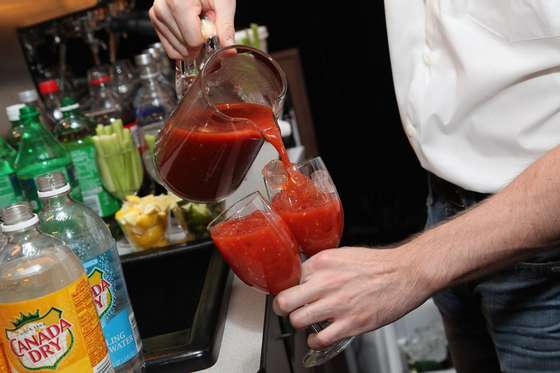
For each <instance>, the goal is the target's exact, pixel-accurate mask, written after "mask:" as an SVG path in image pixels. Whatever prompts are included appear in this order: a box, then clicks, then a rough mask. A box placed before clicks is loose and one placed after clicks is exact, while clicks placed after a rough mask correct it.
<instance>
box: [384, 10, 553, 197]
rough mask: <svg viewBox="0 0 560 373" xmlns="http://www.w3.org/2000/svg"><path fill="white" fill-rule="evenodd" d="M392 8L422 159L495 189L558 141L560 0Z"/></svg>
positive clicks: (403, 103)
mask: <svg viewBox="0 0 560 373" xmlns="http://www.w3.org/2000/svg"><path fill="white" fill-rule="evenodd" d="M385 12H386V18H387V30H388V37H389V49H390V53H391V63H392V69H393V80H394V85H395V91H396V96H397V100H398V103H399V110H400V115H401V120H402V122H403V126H404V129H405V133H406V134H407V136H408V138H409V140H410V143H411V144H412V147H413V148H414V150H415V152H416V154H417V156H418V158H419V159H420V162H421V164H422V166H423V167H424V168H426V169H427V170H429V171H431V172H433V173H434V174H436V175H438V176H440V177H442V178H444V179H446V180H448V181H450V182H452V183H454V184H457V185H459V186H461V187H463V188H465V189H468V190H473V191H477V192H484V193H493V192H496V191H498V190H500V189H501V188H503V187H504V186H506V185H507V184H508V183H509V182H510V181H511V180H512V179H513V178H515V177H516V176H517V175H518V174H520V173H521V172H522V171H523V170H524V169H525V168H526V167H527V166H528V165H530V164H531V163H532V162H533V161H535V160H536V159H537V158H539V157H540V156H542V155H543V154H544V153H545V152H546V151H548V150H550V149H551V148H553V147H554V146H555V145H557V144H560V0H385ZM559 172H560V170H559Z"/></svg>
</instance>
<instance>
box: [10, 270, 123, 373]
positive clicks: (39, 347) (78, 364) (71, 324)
mask: <svg viewBox="0 0 560 373" xmlns="http://www.w3.org/2000/svg"><path fill="white" fill-rule="evenodd" d="M0 341H1V342H2V343H3V345H4V350H5V352H6V357H7V360H8V362H9V364H10V365H11V367H12V368H13V369H14V371H17V372H35V373H43V372H45V373H46V372H51V373H52V372H60V373H77V372H80V373H82V372H83V373H89V372H92V373H107V372H113V368H112V367H111V363H110V360H109V354H108V351H107V346H106V345H105V340H104V338H103V332H102V330H101V325H100V324H99V318H98V317H97V312H96V310H95V305H94V303H93V298H92V295H91V289H90V286H89V283H88V280H87V277H86V276H85V274H84V275H83V276H81V277H80V278H79V279H78V280H76V281H74V282H73V283H72V284H70V285H69V286H67V287H65V288H63V289H60V290H58V291H56V292H54V293H51V294H48V295H45V296H43V297H40V298H34V299H30V300H27V301H24V302H18V303H7V304H6V303H5V304H0Z"/></svg>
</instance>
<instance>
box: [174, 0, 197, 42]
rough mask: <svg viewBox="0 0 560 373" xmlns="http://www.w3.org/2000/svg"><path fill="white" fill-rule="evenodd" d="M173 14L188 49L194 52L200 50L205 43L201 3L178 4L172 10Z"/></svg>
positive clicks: (183, 2) (193, 1)
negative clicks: (201, 27)
mask: <svg viewBox="0 0 560 373" xmlns="http://www.w3.org/2000/svg"><path fill="white" fill-rule="evenodd" d="M172 13H173V16H174V17H175V22H177V25H178V26H179V30H180V31H181V35H182V36H183V40H184V41H185V43H186V44H187V48H188V49H189V50H193V51H194V50H196V49H198V48H200V46H201V45H202V44H204V42H205V40H204V39H203V37H202V32H201V31H200V26H201V24H200V15H201V13H202V7H201V5H200V2H199V1H196V0H183V1H180V2H176V9H175V10H173V9H172Z"/></svg>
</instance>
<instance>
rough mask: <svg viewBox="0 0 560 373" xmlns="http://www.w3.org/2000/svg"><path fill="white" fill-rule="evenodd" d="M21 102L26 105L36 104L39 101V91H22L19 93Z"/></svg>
mask: <svg viewBox="0 0 560 373" xmlns="http://www.w3.org/2000/svg"><path fill="white" fill-rule="evenodd" d="M18 97H19V100H20V101H21V102H23V103H24V104H28V103H30V102H35V101H38V100H39V95H38V94H37V91H36V90H34V89H28V90H26V91H21V92H20V93H18Z"/></svg>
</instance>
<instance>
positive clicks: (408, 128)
mask: <svg viewBox="0 0 560 373" xmlns="http://www.w3.org/2000/svg"><path fill="white" fill-rule="evenodd" d="M404 132H405V133H406V135H407V136H408V137H410V138H413V139H414V138H416V128H414V126H413V125H412V124H410V123H408V122H407V123H406V124H405V125H404Z"/></svg>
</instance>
